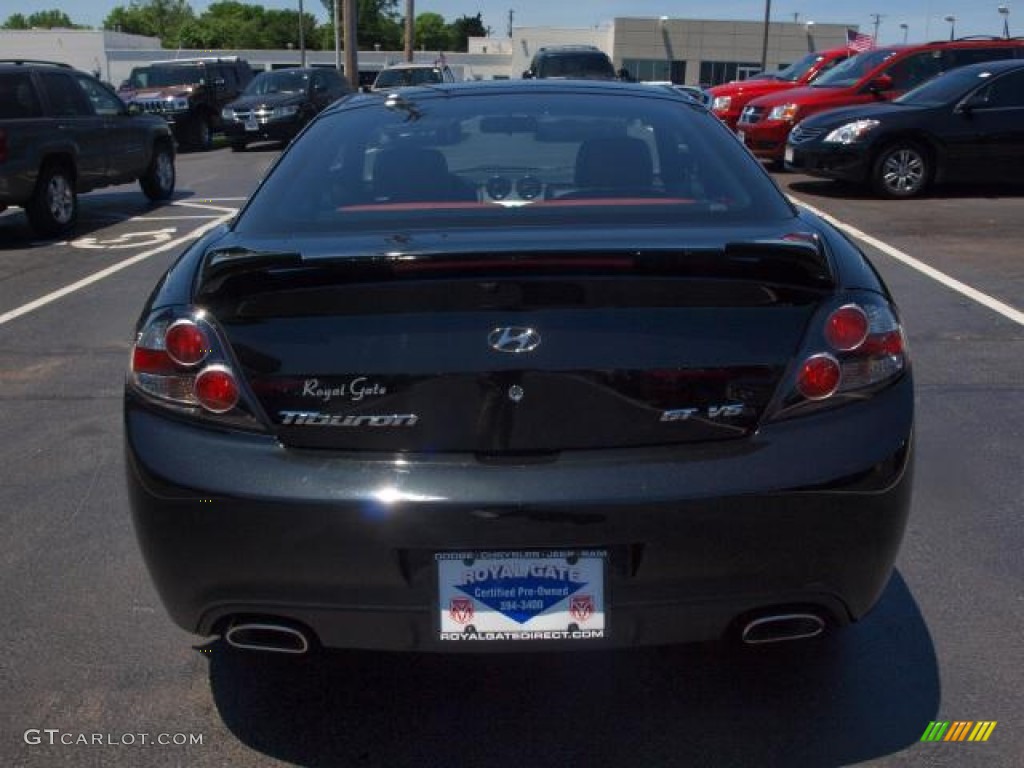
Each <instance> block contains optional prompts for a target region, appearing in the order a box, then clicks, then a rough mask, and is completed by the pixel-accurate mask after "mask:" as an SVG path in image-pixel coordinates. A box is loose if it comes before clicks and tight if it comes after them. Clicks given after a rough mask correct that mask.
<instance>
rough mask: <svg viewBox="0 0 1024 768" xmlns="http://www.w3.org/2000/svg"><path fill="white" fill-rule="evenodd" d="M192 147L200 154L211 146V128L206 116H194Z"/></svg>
mask: <svg viewBox="0 0 1024 768" xmlns="http://www.w3.org/2000/svg"><path fill="white" fill-rule="evenodd" d="M192 146H193V147H195V148H196V149H198V150H200V151H201V152H205V151H206V150H208V149H209V148H210V147H211V146H213V126H212V125H210V118H208V117H207V116H206V115H196V118H195V120H193V121H192Z"/></svg>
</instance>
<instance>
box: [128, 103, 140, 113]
mask: <svg viewBox="0 0 1024 768" xmlns="http://www.w3.org/2000/svg"><path fill="white" fill-rule="evenodd" d="M128 114H129V115H141V114H142V107H140V106H139V105H138V104H136V103H134V102H132V103H131V104H129V105H128Z"/></svg>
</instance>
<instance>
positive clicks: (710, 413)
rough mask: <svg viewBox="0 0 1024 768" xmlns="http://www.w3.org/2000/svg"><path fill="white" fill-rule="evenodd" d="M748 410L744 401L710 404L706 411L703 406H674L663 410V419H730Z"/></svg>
mask: <svg viewBox="0 0 1024 768" xmlns="http://www.w3.org/2000/svg"><path fill="white" fill-rule="evenodd" d="M745 410H746V406H745V405H744V404H743V403H727V404H725V405H709V406H708V407H707V410H706V411H705V410H704V409H702V408H674V409H672V410H670V411H662V412H661V421H687V420H689V419H699V418H701V417H704V418H708V419H730V418H735V417H736V416H742V415H743V412H744V411H745Z"/></svg>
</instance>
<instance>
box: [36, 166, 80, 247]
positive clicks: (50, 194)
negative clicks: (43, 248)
mask: <svg viewBox="0 0 1024 768" xmlns="http://www.w3.org/2000/svg"><path fill="white" fill-rule="evenodd" d="M25 215H26V216H28V221H29V224H30V225H31V226H32V229H33V231H34V232H36V234H39V235H42V236H44V237H54V236H57V235H63V234H65V233H67V232H70V231H71V230H72V229H74V228H75V223H76V222H77V221H78V193H77V191H76V190H75V177H74V174H73V173H72V171H71V170H70V169H69V168H68V167H67V166H65V165H62V164H58V163H53V164H50V165H46V166H44V167H43V170H42V171H41V172H40V174H39V178H38V179H37V180H36V188H35V191H33V193H32V199H31V200H29V201H28V203H27V204H26V205H25Z"/></svg>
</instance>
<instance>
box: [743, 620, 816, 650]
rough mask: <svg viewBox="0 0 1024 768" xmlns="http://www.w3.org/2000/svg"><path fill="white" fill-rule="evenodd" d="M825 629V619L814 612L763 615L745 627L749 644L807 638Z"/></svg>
mask: <svg viewBox="0 0 1024 768" xmlns="http://www.w3.org/2000/svg"><path fill="white" fill-rule="evenodd" d="M824 631H825V620H824V619H822V618H821V617H820V616H817V615H815V614H813V613H784V614H778V615H773V616H762V617H761V618H759V619H754V620H753V621H751V622H750V623H749V624H747V625H746V626H745V627H744V628H743V635H742V638H743V642H744V643H746V644H747V645H761V644H763V643H781V642H783V641H785V640H806V639H809V638H812V637H817V636H818V635H820V634H821V633H822V632H824Z"/></svg>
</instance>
